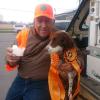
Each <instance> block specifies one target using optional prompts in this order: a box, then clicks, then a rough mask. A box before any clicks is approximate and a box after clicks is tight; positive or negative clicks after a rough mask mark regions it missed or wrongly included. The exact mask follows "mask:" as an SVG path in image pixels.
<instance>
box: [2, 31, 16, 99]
mask: <svg viewBox="0 0 100 100" xmlns="http://www.w3.org/2000/svg"><path fill="white" fill-rule="evenodd" d="M15 37H16V33H13V32H11V33H7V32H6V33H4V32H0V100H5V97H6V94H7V91H8V89H9V87H10V85H11V83H12V81H13V79H14V77H15V76H16V73H17V70H14V71H12V72H7V71H6V70H5V55H6V48H7V47H9V46H11V45H12V44H13V43H14V41H15Z"/></svg>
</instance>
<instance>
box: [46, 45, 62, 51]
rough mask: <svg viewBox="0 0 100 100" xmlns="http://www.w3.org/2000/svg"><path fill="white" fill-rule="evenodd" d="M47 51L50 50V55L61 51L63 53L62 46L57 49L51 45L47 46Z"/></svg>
mask: <svg viewBox="0 0 100 100" xmlns="http://www.w3.org/2000/svg"><path fill="white" fill-rule="evenodd" d="M46 49H47V50H48V52H49V53H56V52H59V51H62V50H63V49H62V47H61V46H59V45H58V46H56V47H52V46H51V45H47V47H46Z"/></svg>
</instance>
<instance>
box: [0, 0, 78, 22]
mask: <svg viewBox="0 0 100 100" xmlns="http://www.w3.org/2000/svg"><path fill="white" fill-rule="evenodd" d="M39 3H48V4H50V5H51V6H52V7H53V8H54V9H55V10H54V13H56V14H58V13H62V12H68V11H71V10H74V9H76V8H77V7H78V4H79V0H0V15H2V16H3V20H4V21H17V22H32V21H33V18H34V8H35V6H36V5H37V4H39Z"/></svg>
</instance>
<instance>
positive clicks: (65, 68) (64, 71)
mask: <svg viewBox="0 0 100 100" xmlns="http://www.w3.org/2000/svg"><path fill="white" fill-rule="evenodd" d="M71 71H74V68H73V66H72V65H71V64H70V63H64V64H60V65H59V66H58V72H59V75H60V76H61V77H62V78H63V79H64V80H65V79H67V78H68V72H71Z"/></svg>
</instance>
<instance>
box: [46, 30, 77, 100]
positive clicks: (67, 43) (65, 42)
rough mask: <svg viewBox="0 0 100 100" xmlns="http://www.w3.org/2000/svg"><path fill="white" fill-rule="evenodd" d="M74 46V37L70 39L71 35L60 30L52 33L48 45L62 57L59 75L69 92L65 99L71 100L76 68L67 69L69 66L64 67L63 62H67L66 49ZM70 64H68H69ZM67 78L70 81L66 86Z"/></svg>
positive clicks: (51, 51) (48, 47)
mask: <svg viewBox="0 0 100 100" xmlns="http://www.w3.org/2000/svg"><path fill="white" fill-rule="evenodd" d="M73 47H74V42H73V40H72V39H70V36H68V34H67V33H66V32H62V31H58V32H56V33H54V34H51V36H50V42H49V44H48V46H47V49H48V52H49V53H50V54H51V53H54V52H55V53H58V54H59V57H60V64H59V68H58V69H59V75H60V77H61V80H62V82H63V84H64V86H65V89H67V91H68V93H67V95H66V97H65V98H66V99H65V100H71V98H72V95H70V94H71V93H72V88H73V79H74V77H75V75H76V72H75V70H73V68H72V69H70V70H69V71H66V69H67V66H64V67H62V66H61V64H63V63H65V61H64V58H63V55H64V51H68V50H69V49H71V48H73ZM67 65H68V64H67ZM66 79H68V80H67V82H68V83H69V84H68V85H67V87H66V83H67V82H66Z"/></svg>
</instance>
